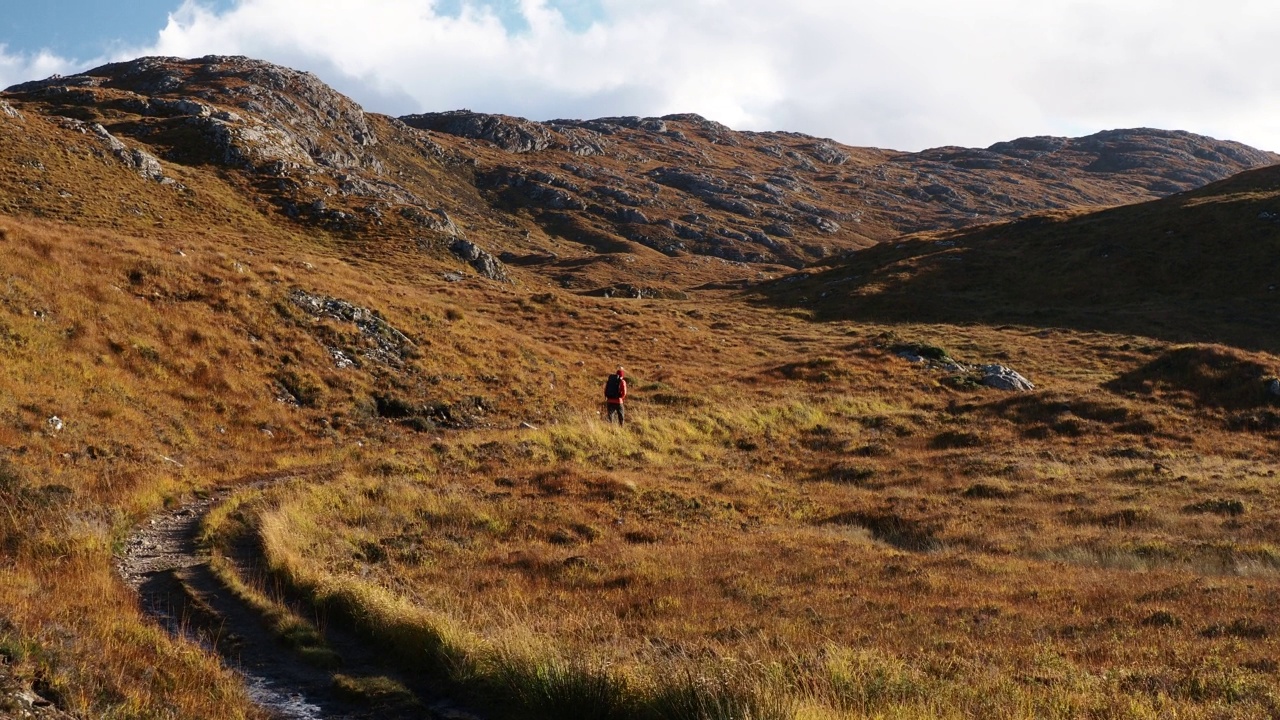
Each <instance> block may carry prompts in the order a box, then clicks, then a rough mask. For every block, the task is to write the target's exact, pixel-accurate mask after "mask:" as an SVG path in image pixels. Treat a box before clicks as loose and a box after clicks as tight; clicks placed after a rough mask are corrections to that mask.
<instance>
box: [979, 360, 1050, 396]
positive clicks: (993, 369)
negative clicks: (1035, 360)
mask: <svg viewBox="0 0 1280 720" xmlns="http://www.w3.org/2000/svg"><path fill="white" fill-rule="evenodd" d="M978 369H979V370H980V371H981V372H982V379H981V380H979V381H978V382H981V383H982V384H983V385H986V386H987V387H990V388H995V389H997V390H1007V391H1010V392H1026V391H1028V390H1035V389H1036V386H1035V385H1032V384H1031V381H1030V380H1028V379H1026V378H1025V377H1023V376H1022V375H1021V374H1019V373H1018V372H1017V371H1015V370H1013V369H1012V368H1008V367H1005V366H1004V365H983V366H981V367H979V368H978Z"/></svg>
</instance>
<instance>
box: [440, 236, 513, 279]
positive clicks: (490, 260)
mask: <svg viewBox="0 0 1280 720" xmlns="http://www.w3.org/2000/svg"><path fill="white" fill-rule="evenodd" d="M449 251H450V252H452V253H453V254H454V255H457V256H458V257H459V258H461V259H462V260H464V261H466V262H467V263H469V264H470V265H471V267H472V268H474V269H475V271H476V272H478V273H480V274H481V275H483V276H484V277H487V278H489V279H490V280H497V281H500V282H509V281H510V278H509V277H508V276H507V269H506V266H504V265H503V264H502V261H501V260H499V259H498V258H496V257H494V256H493V255H491V254H489V252H488V251H486V250H484V249H482V248H481V247H480V246H479V245H476V244H475V243H473V242H471V241H469V240H463V239H461V238H459V239H458V240H455V241H454V243H453V244H452V245H450V246H449Z"/></svg>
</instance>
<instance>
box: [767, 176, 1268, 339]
mask: <svg viewBox="0 0 1280 720" xmlns="http://www.w3.org/2000/svg"><path fill="white" fill-rule="evenodd" d="M791 280H793V281H792V282H787V283H784V284H776V285H774V286H772V287H770V288H769V289H768V290H766V291H765V296H766V297H768V298H770V299H771V300H772V301H777V302H783V303H786V304H792V305H799V306H803V307H806V308H811V309H812V310H813V311H814V312H815V313H816V314H817V315H818V316H820V317H824V318H858V319H867V320H871V319H874V320H878V321H902V320H908V319H910V320H913V321H925V322H982V323H1011V322H1012V323H1025V324H1034V325H1041V326H1043V325H1061V326H1069V327H1078V328H1088V329H1101V330H1110V331H1119V332H1128V333H1140V334H1146V335H1151V336H1154V337H1161V338H1166V339H1171V340H1175V341H1191V340H1201V341H1217V342H1225V343H1229V344H1233V345H1238V346H1241V347H1250V348H1262V349H1270V350H1275V349H1276V348H1280V340H1277V330H1280V323H1277V321H1276V315H1277V310H1280V294H1278V293H1280V168H1278V167H1267V168H1262V169H1258V170H1253V171H1249V172H1245V173H1241V174H1239V175H1237V176H1235V177H1232V178H1229V179H1227V180H1223V181H1220V182H1217V183H1213V184H1211V185H1209V186H1206V187H1204V188H1202V189H1199V190H1196V191H1192V192H1187V193H1181V194H1179V195H1176V196H1174V197H1170V198H1165V199H1162V200H1156V201H1152V202H1148V203H1143V204H1139V205H1132V206H1127V207H1119V208H1113V209H1110V210H1104V211H1100V212H1095V213H1083V214H1082V213H1058V214H1048V215H1042V216H1037V217H1032V218H1027V219H1024V220H1021V221H1018V222H1012V223H1002V224H995V225H990V226H986V227H981V228H974V229H969V230H962V231H958V232H949V233H926V234H921V235H918V236H915V237H912V238H907V239H904V240H902V241H901V242H898V243H894V244H884V245H880V246H877V247H874V248H870V249H867V250H863V251H859V252H856V253H853V254H850V255H848V256H846V257H844V258H841V259H840V260H834V261H832V262H831V263H830V264H829V266H828V267H827V268H826V269H824V270H822V271H821V272H819V273H816V274H814V275H811V276H808V277H807V278H805V279H803V280H802V281H795V279H794V278H791Z"/></svg>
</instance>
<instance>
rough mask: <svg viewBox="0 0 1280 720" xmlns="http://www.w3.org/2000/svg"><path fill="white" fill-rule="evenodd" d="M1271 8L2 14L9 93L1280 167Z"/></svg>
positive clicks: (499, 3) (853, 6)
mask: <svg viewBox="0 0 1280 720" xmlns="http://www.w3.org/2000/svg"><path fill="white" fill-rule="evenodd" d="M1277 47H1280V3H1277V2H1275V1H1274V0H1215V2H1212V3H1208V2H1205V0H185V1H184V0H127V1H126V2H120V1H119V0H114V1H112V2H105V1H102V0H35V1H33V0H0V87H8V86H10V85H13V84H15V83H19V82H23V81H26V80H33V79H40V78H44V77H48V76H49V75H51V74H54V73H61V74H64V75H67V74H72V73H75V72H79V71H82V70H86V69H89V68H92V67H95V66H97V65H101V64H103V63H106V62H112V61H118V60H125V59H131V58H134V57H139V56H142V55H172V56H180V57H199V56H203V55H210V54H219V55H248V56H250V57H255V58H259V59H263V60H269V61H271V62H275V63H279V64H282V65H287V66H289V67H293V68H297V69H300V70H308V71H310V72H313V73H315V74H316V75H318V76H319V77H320V78H321V79H322V80H324V81H325V82H327V83H329V84H330V85H332V86H334V87H335V88H337V89H338V90H339V91H341V92H344V93H346V94H347V95H349V96H351V97H352V98H354V99H355V100H356V101H357V102H359V103H360V104H361V105H363V106H364V108H365V109H366V110H369V111H372V112H381V113H387V114H390V115H403V114H407V113H416V112H434V111H442V110H454V109H460V108H468V109H471V110H476V111H481V112H496V113H504V114H508V115H518V116H522V117H527V118H531V119H534V120H549V119H554V118H594V117H602V116H609V115H641V116H651V115H664V114H668V113H677V112H696V113H699V114H701V115H704V116H706V117H708V118H710V119H713V120H717V121H720V122H722V123H724V124H726V125H728V126H730V127H732V128H735V129H739V130H789V131H795V132H802V133H806V134H810V135H816V136H819V137H829V138H833V139H835V140H837V141H839V142H842V143H845V144H849V145H863V146H875V147H884V148H893V149H898V150H921V149H924V148H928V147H937V146H942V145H961V146H966V147H986V146H988V145H990V144H992V143H995V142H999V141H1002V140H1010V139H1013V138H1017V137H1023V136H1028V135H1068V136H1078V135H1086V134H1090V133H1093V132H1097V131H1099V130H1105V129H1112V128H1126V127H1156V128H1163V129H1170V130H1188V131H1191V132H1196V133H1200V134H1204V135H1210V136H1213V137H1217V138H1220V139H1228V140H1237V141H1240V142H1244V143H1247V144H1250V145H1253V146H1255V147H1259V148H1261V149H1264V150H1275V151H1280V51H1277V49H1276V48H1277Z"/></svg>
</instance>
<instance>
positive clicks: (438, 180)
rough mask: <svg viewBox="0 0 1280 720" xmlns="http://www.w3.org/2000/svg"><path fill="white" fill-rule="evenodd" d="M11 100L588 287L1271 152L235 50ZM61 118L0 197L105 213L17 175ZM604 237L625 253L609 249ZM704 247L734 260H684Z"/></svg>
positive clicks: (276, 200)
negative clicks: (317, 72)
mask: <svg viewBox="0 0 1280 720" xmlns="http://www.w3.org/2000/svg"><path fill="white" fill-rule="evenodd" d="M4 97H5V98H6V99H7V102H8V104H9V106H10V107H11V108H12V111H13V112H14V113H21V114H23V115H25V116H26V117H27V119H28V120H30V121H36V120H37V119H45V120H49V121H51V122H53V124H54V125H55V126H56V127H57V128H58V129H60V130H63V131H67V132H73V133H77V134H78V135H80V136H87V137H89V139H91V140H93V141H94V142H96V143H97V145H98V148H99V149H98V152H99V153H100V154H105V155H107V156H114V157H117V158H118V159H119V164H121V165H122V166H124V167H126V168H128V169H130V170H133V171H135V172H136V173H137V174H139V175H141V176H144V177H149V178H150V179H153V180H156V181H159V182H167V181H166V180H165V178H166V177H168V176H167V175H166V173H169V175H173V176H174V178H172V179H174V180H177V181H178V182H179V183H181V184H182V185H184V186H187V187H192V188H194V187H195V186H196V185H198V184H199V182H198V181H195V180H194V179H193V178H192V175H191V173H192V172H193V171H200V172H201V173H202V174H204V175H213V176H216V177H217V178H218V179H219V180H220V181H221V182H225V183H228V184H229V185H231V186H232V188H233V189H234V190H235V191H236V192H237V193H239V194H240V196H241V197H240V198H238V199H236V200H234V201H232V200H229V199H227V198H221V197H220V198H218V199H217V203H218V204H220V205H224V204H225V205H240V206H242V207H246V208H248V207H252V208H253V212H256V213H259V214H262V215H265V216H267V217H268V218H270V221H272V222H274V221H275V220H279V219H284V218H287V219H290V220H293V221H295V222H297V223H299V224H300V225H301V226H302V227H305V228H308V232H311V231H314V230H323V231H325V232H329V233H334V234H336V235H339V236H343V237H348V238H356V237H358V238H362V240H363V241H364V242H371V241H372V240H373V238H375V237H376V238H377V239H378V241H379V242H383V243H386V244H389V245H391V246H395V247H399V248H401V249H410V248H413V247H419V248H426V249H428V250H431V251H433V252H435V254H436V255H437V256H447V253H445V252H443V251H444V249H445V248H446V247H448V246H449V245H451V244H452V243H453V242H455V240H456V238H457V237H458V236H459V235H466V234H470V235H474V236H475V237H480V238H483V243H482V244H483V245H485V249H487V250H489V251H490V252H491V253H492V254H494V255H500V254H505V256H506V257H507V258H508V259H513V260H518V261H520V262H521V263H522V264H524V265H526V266H528V267H531V268H534V269H536V271H538V272H539V273H540V274H542V275H543V276H545V277H549V278H550V279H552V280H553V281H554V282H557V283H558V284H561V285H563V286H565V287H570V288H575V289H580V290H587V291H590V290H597V289H599V288H602V287H608V286H611V285H616V284H619V283H631V284H635V285H645V286H651V287H655V288H658V289H659V290H661V289H662V288H668V289H677V288H678V286H681V285H683V286H684V287H689V286H691V285H694V284H697V283H699V282H706V281H708V280H714V279H724V278H726V277H741V276H742V275H744V274H746V271H745V269H744V268H741V267H738V266H736V265H734V264H730V263H737V262H750V263H758V264H762V265H765V266H767V265H769V264H776V263H782V264H785V265H790V266H793V267H798V266H801V265H803V264H806V263H808V262H812V261H814V260H817V259H821V258H822V257H825V256H827V255H828V254H833V253H838V252H841V251H845V250H849V249H853V248H859V247H867V246H870V245H873V244H875V243H877V242H882V241H884V240H887V239H891V238H893V237H896V236H897V235H899V234H901V233H904V232H914V231H920V230H927V229H937V228H945V227H959V226H965V225H971V224H974V223H980V222H986V221H990V220H993V219H998V218H1007V217H1016V216H1019V215H1022V214H1025V213H1028V212H1032V211H1037V210H1044V209H1061V208H1074V207H1096V206H1102V205H1116V204H1121V203H1128V202H1136V201H1141V200H1147V199H1152V198H1155V197H1158V196H1161V195H1164V194H1168V193H1170V192H1176V191H1180V190H1186V189H1190V188H1193V187H1198V186H1200V185H1202V184H1204V183H1205V182H1209V181H1212V180H1215V179H1220V178H1223V177H1226V176H1228V175H1231V174H1234V173H1236V172H1238V171H1240V170H1243V169H1247V168H1250V167H1255V166H1259V165H1264V164H1270V163H1272V162H1275V161H1276V160H1277V157H1276V156H1275V155H1272V154H1270V153H1264V152H1260V151H1257V150H1254V149H1253V148H1249V147H1247V146H1243V145H1240V144H1238V143H1232V142H1223V141H1217V140H1214V139H1212V138H1206V137H1202V136H1197V135H1192V134H1189V133H1184V132H1169V131H1160V130H1145V129H1142V130H1117V131H1108V132H1104V133H1098V134H1096V135H1093V136H1090V137H1087V138H1079V139H1067V138H1025V139H1021V140H1016V141H1012V142H1009V143H999V144H997V145H994V146H992V147H991V148H989V149H986V150H971V149H963V148H937V149H934V150H928V151H925V152H922V153H902V152H896V151H891V150H879V149H874V148H854V147H848V146H844V145H840V144H838V143H835V142H833V141H830V140H823V139H819V138H813V137H808V136H804V135H798V134H794V133H749V132H736V131H733V130H730V129H729V128H727V127H725V126H723V125H720V124H718V123H715V122H712V121H709V120H706V119H704V118H701V117H699V116H696V115H671V116H667V117H664V118H634V117H623V118H601V119H598V120H587V121H579V120H558V121H552V122H547V123H536V122H531V121H527V120H523V119H520V118H511V117H505V116H497V115H484V114H478V113H471V112H468V111H454V112H447V113H432V114H425V115H411V116H406V117H404V118H401V119H399V120H396V119H393V118H388V117H385V116H381V115H377V114H374V113H367V112H365V111H364V110H363V109H361V108H360V107H359V106H358V105H356V104H355V103H353V102H352V101H351V100H350V99H348V98H346V97H344V96H342V95H340V94H339V93H336V92H335V91H333V90H332V89H331V88H329V87H328V86H326V85H324V84H323V83H322V82H321V81H319V80H318V79H317V78H316V77H314V76H312V75H310V74H307V73H300V72H297V71H293V70H289V69H287V68H281V67H278V66H275V65H271V64H269V63H263V62H259V61H254V60H249V59H246V58H239V57H206V58H200V59H196V60H181V59H176V58H143V59H140V60H135V61H131V62H126V63H117V64H112V65H106V66H103V67H100V68H96V69H94V70H90V71H88V72H86V73H83V74H80V75H75V76H70V77H54V78H50V79H47V80H41V81H36V82H30V83H24V84H22V85H18V86H15V87H13V88H10V89H9V90H8V91H6V93H5V95H4ZM68 118H69V119H70V120H68ZM74 121H79V123H87V124H77V122H74ZM99 125H100V126H101V127H98V126H99ZM4 127H5V128H7V129H9V130H10V131H11V130H12V129H13V128H14V127H15V125H14V123H8V124H6V125H5V126H4ZM67 132H64V133H63V134H62V136H61V137H62V139H61V140H54V139H53V137H52V136H51V135H50V136H48V137H45V138H44V139H42V140H41V145H40V147H37V148H32V149H30V150H29V152H28V154H29V155H32V156H31V157H25V156H24V157H22V158H15V159H16V160H18V162H17V168H16V173H15V177H12V178H8V179H6V180H5V181H4V182H7V183H8V184H9V187H10V188H12V189H11V190H10V191H9V192H5V193H3V194H0V198H4V197H12V196H14V195H18V196H19V197H20V198H21V200H20V201H19V202H18V203H16V204H15V203H13V201H10V202H9V203H8V204H6V205H5V206H4V207H5V208H8V209H9V210H10V211H23V212H39V213H42V214H50V215H53V216H55V217H67V216H70V217H72V218H75V217H79V218H86V217H90V216H98V215H104V216H107V217H110V216H111V213H106V212H105V211H104V209H102V208H93V212H83V213H79V214H77V213H76V211H75V207H74V204H72V207H70V208H68V207H65V206H66V205H67V203H60V202H58V201H57V200H54V199H52V198H49V197H44V196H43V195H42V194H40V193H26V194H25V195H24V194H23V193H22V192H21V191H20V190H19V188H18V187H16V186H24V185H25V186H26V187H34V186H37V185H40V184H41V183H42V182H43V180H42V177H41V174H40V173H39V172H33V168H35V165H33V163H45V162H46V160H45V159H42V157H40V155H41V153H42V152H47V151H49V150H50V149H52V148H55V147H57V146H58V145H59V144H65V143H67V142H70V140H69V139H68V137H69V136H68V135H67ZM124 140H127V141H128V142H127V143H126V142H124ZM41 148H43V149H41ZM206 171H214V172H212V173H209V172H206ZM178 176H182V177H178ZM158 194H160V195H163V193H158ZM196 195H197V196H201V194H200V193H199V192H196ZM201 197H202V196H201ZM189 199H192V200H193V201H194V202H196V203H197V204H204V203H203V201H202V200H200V199H198V198H189ZM174 204H176V205H178V206H179V207H181V206H182V203H181V202H178V203H170V207H169V208H167V210H168V212H169V213H170V214H172V213H174V212H177V209H176V208H174V207H172V205H174ZM144 212H145V210H144ZM155 212H159V211H158V210H157V211H155ZM153 214H154V213H153ZM161 214H163V213H161ZM619 255H628V256H632V260H626V261H625V262H624V261H623V260H624V259H623V258H619V257H613V258H610V257H608V256H619ZM701 256H706V257H711V258H718V259H719V260H720V261H730V263H725V262H713V263H712V264H710V265H708V264H707V263H706V262H695V261H691V260H690V258H694V259H696V258H699V257H701ZM634 260H639V262H635V261H634ZM760 269H762V270H765V271H769V268H768V267H762V268H760ZM676 278H679V280H677V279H676Z"/></svg>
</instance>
